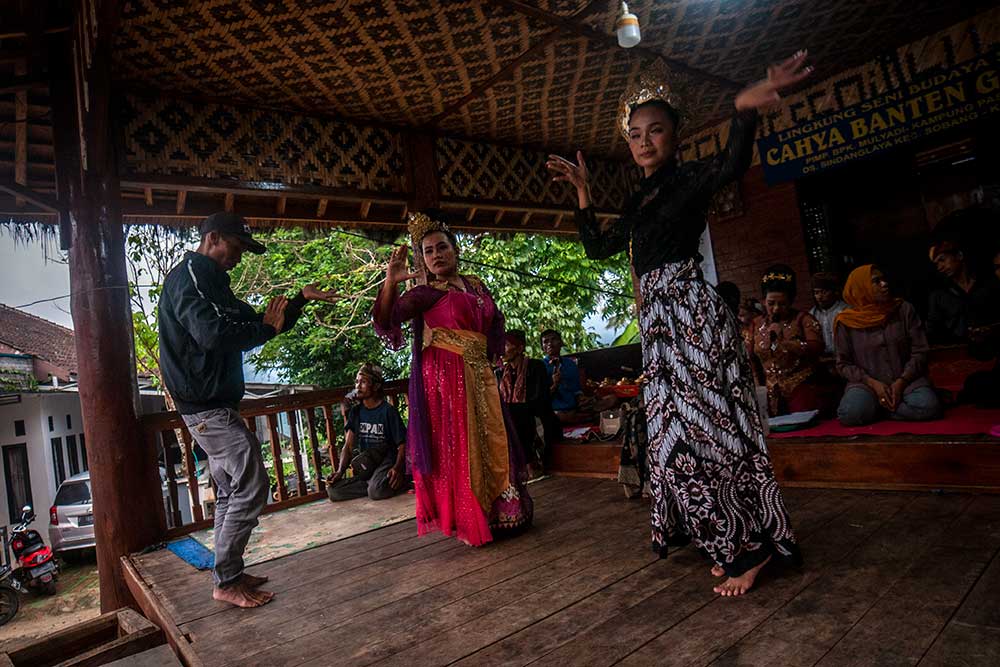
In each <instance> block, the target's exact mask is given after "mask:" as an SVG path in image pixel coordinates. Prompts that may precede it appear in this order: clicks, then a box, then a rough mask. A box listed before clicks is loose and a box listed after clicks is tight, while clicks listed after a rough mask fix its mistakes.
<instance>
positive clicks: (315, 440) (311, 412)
mask: <svg viewBox="0 0 1000 667" xmlns="http://www.w3.org/2000/svg"><path fill="white" fill-rule="evenodd" d="M306 423H307V424H308V425H309V453H310V456H311V458H312V464H313V473H314V474H315V477H313V480H314V481H315V484H314V485H313V488H314V489H315V490H316V492H317V493H323V492H325V491H326V481H325V480H324V479H323V463H322V460H321V459H320V455H319V436H318V435H317V433H316V410H315V409H314V408H307V409H306ZM330 464H331V465H334V466H335V465H336V463H335V462H334V461H333V459H331V460H330Z"/></svg>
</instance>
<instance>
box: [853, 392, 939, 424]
mask: <svg viewBox="0 0 1000 667" xmlns="http://www.w3.org/2000/svg"><path fill="white" fill-rule="evenodd" d="M886 416H888V417H889V418H890V419H895V420H897V421H907V422H919V421H927V420H930V419H938V418H939V417H940V416H941V402H940V401H939V400H938V397H937V393H936V392H935V391H934V388H933V387H920V388H919V389H914V390H913V391H911V392H910V393H908V394H905V395H904V396H903V400H902V401H900V402H899V407H897V408H896V411H895V412H887V411H885V410H883V409H882V408H881V407H879V404H878V399H877V398H875V392H873V391H871V390H870V389H867V388H865V387H850V388H848V389H847V391H846V392H844V397H843V398H842V399H840V407H839V408H838V409H837V417H838V418H839V419H840V423H841V424H842V425H843V426H867V425H868V424H872V423H874V422H876V421H878V420H879V419H884V418H885V417H886Z"/></svg>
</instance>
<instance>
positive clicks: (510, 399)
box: [497, 329, 562, 477]
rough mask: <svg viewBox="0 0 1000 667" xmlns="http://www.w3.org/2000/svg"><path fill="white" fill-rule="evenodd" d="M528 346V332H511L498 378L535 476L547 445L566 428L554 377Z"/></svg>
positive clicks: (512, 330) (508, 332) (513, 330)
mask: <svg viewBox="0 0 1000 667" xmlns="http://www.w3.org/2000/svg"><path fill="white" fill-rule="evenodd" d="M526 345H527V339H526V337H525V334H524V331H521V330H520V329H510V330H508V331H507V333H506V337H505V342H504V356H503V365H502V366H501V367H500V368H499V369H498V370H497V376H498V378H497V379H498V381H499V383H500V397H501V398H502V399H503V400H504V401H505V402H506V403H507V407H508V408H509V409H510V416H511V419H512V421H513V422H514V428H515V429H516V430H517V437H518V440H519V441H520V443H521V447H522V448H523V450H524V459H525V461H526V462H527V464H528V474H529V475H530V476H531V477H535V476H536V475H537V474H539V473H540V472H541V469H542V462H543V461H544V460H545V450H546V447H547V446H550V445H551V444H552V443H553V442H555V441H557V440H559V439H560V438H561V437H562V428H561V426H560V425H559V421H558V420H557V419H556V416H555V414H554V413H553V412H552V397H551V395H550V393H549V388H550V378H549V374H548V371H547V370H546V368H545V364H544V363H543V362H542V361H540V360H539V359H530V358H529V357H528V355H527V354H525V347H526ZM536 419H537V420H539V421H540V422H541V425H542V428H543V433H544V437H543V438H541V439H539V438H538V428H537V426H536ZM539 443H541V447H539V446H538V444H539Z"/></svg>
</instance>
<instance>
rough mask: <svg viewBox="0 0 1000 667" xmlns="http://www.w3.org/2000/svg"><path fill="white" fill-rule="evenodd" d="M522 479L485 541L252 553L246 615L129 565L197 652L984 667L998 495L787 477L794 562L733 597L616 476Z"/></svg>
mask: <svg viewBox="0 0 1000 667" xmlns="http://www.w3.org/2000/svg"><path fill="white" fill-rule="evenodd" d="M531 489H532V492H533V496H534V497H535V501H536V521H535V526H534V528H532V530H531V531H529V532H527V533H526V534H524V535H522V536H520V537H517V538H514V539H510V540H507V541H501V542H498V543H495V544H493V545H490V546H488V547H485V548H481V549H473V548H470V547H467V546H465V545H463V544H460V543H459V542H457V541H456V540H454V539H449V538H443V537H441V536H429V537H424V538H418V537H417V536H416V527H415V525H414V523H413V521H408V522H405V523H401V524H397V525H393V526H389V527H386V528H381V529H378V530H374V531H371V532H368V533H364V534H361V535H357V536H354V537H350V538H347V539H344V540H340V541H338V542H334V543H332V544H328V545H325V546H321V547H316V548H313V549H310V550H307V551H302V552H299V553H295V554H293V555H291V556H286V557H283V558H278V559H275V560H272V561H269V562H266V563H262V564H260V565H258V566H256V567H253V568H251V571H252V572H253V573H255V574H267V575H268V576H269V577H270V578H271V582H270V586H269V587H270V588H271V590H274V591H276V593H277V595H276V597H275V600H274V601H273V602H272V603H271V604H269V605H267V606H265V607H263V608H260V609H256V610H242V609H235V608H227V607H225V606H223V605H219V604H217V603H213V601H212V600H211V598H210V586H211V580H210V576H209V574H208V573H207V572H197V571H195V570H194V569H193V568H191V567H190V566H188V565H187V564H186V563H184V562H183V561H181V560H180V559H179V558H177V557H176V556H174V555H173V554H172V553H171V552H169V551H165V550H164V551H158V552H154V553H150V554H147V555H142V556H135V557H133V563H134V564H135V567H136V570H137V571H138V573H139V575H140V576H141V578H142V580H143V582H144V583H145V584H146V585H147V586H148V587H149V588H150V590H151V591H152V593H153V594H154V595H155V596H156V599H157V601H158V603H159V605H160V610H161V613H164V615H165V617H166V620H168V621H169V620H171V619H172V621H173V622H174V623H175V624H176V625H177V627H178V628H179V630H180V633H181V641H183V642H189V645H188V646H186V647H185V652H188V650H190V652H193V653H194V654H196V655H197V657H198V658H199V659H200V660H201V661H202V662H203V663H204V664H205V665H212V666H213V667H215V666H221V665H369V664H377V665H403V666H405V667H418V666H422V665H446V664H454V663H459V664H462V665H475V666H477V667H478V666H481V665H527V664H533V665H559V666H564V665H572V666H574V667H575V666H576V665H611V664H625V665H707V664H716V665H727V664H741V665H765V664H768V665H879V666H882V665H913V664H920V665H948V666H952V665H998V664H1000V604H998V602H997V601H998V600H1000V558H998V552H1000V496H990V495H972V494H964V493H954V494H943V495H942V494H933V493H923V492H920V493H917V492H879V491H856V490H824V489H787V490H786V491H785V497H786V500H787V502H788V505H789V508H790V511H791V514H792V518H793V521H794V525H795V528H796V531H797V533H798V536H799V540H800V542H801V543H802V549H803V552H804V556H805V559H806V566H805V567H804V568H803V569H802V570H800V571H792V572H786V573H782V574H779V575H770V576H765V575H762V577H761V579H760V581H759V583H760V585H759V587H758V588H757V589H756V590H754V591H753V592H752V593H751V594H749V595H747V596H746V597H743V598H736V599H733V598H720V597H718V596H717V595H715V594H714V593H713V592H712V585H713V581H714V579H713V577H712V576H711V574H710V572H709V564H708V562H707V561H706V560H704V559H703V558H702V557H701V556H700V555H699V554H698V553H697V552H696V551H695V550H693V549H691V548H687V549H683V550H681V551H679V552H676V553H675V554H673V555H671V557H670V558H668V559H666V560H658V559H656V558H655V557H654V555H653V553H652V552H651V550H650V548H649V535H648V525H647V521H648V515H647V506H646V503H644V502H638V501H627V500H625V498H624V496H623V494H622V491H621V488H620V487H619V486H618V485H617V484H615V483H614V482H610V481H605V480H595V479H583V478H555V479H550V480H545V481H543V482H541V483H538V484H533V485H532V486H531ZM765 572H766V570H765ZM168 634H169V631H168Z"/></svg>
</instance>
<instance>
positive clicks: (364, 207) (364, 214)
mask: <svg viewBox="0 0 1000 667" xmlns="http://www.w3.org/2000/svg"><path fill="white" fill-rule="evenodd" d="M371 209H372V200H371V199H366V200H364V201H363V202H361V219H362V220H367V219H368V212H369V211H371Z"/></svg>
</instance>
